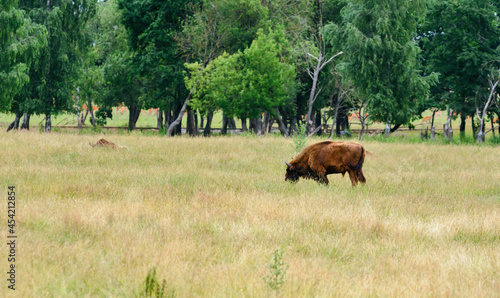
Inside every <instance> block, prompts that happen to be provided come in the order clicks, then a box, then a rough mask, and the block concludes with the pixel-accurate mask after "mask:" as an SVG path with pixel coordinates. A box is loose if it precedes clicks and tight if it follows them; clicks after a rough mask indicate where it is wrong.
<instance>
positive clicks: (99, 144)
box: [89, 139, 128, 150]
mask: <svg viewBox="0 0 500 298" xmlns="http://www.w3.org/2000/svg"><path fill="white" fill-rule="evenodd" d="M89 145H90V146H92V147H106V148H113V149H125V150H128V148H127V147H124V146H118V145H116V144H115V143H112V142H109V141H106V140H105V139H100V140H99V141H97V143H95V144H92V143H89Z"/></svg>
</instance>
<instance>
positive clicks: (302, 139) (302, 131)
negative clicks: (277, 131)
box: [290, 125, 307, 154]
mask: <svg viewBox="0 0 500 298" xmlns="http://www.w3.org/2000/svg"><path fill="white" fill-rule="evenodd" d="M297 130H298V131H297V133H296V134H295V135H294V136H293V138H292V140H293V143H292V144H290V145H291V146H292V148H293V151H295V154H298V153H300V151H302V149H304V148H305V147H306V139H307V135H306V126H305V125H299V126H298V127H297Z"/></svg>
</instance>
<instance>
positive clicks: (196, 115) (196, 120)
mask: <svg viewBox="0 0 500 298" xmlns="http://www.w3.org/2000/svg"><path fill="white" fill-rule="evenodd" d="M193 112H194V131H195V132H196V136H199V135H200V128H199V126H198V114H199V113H198V111H193Z"/></svg>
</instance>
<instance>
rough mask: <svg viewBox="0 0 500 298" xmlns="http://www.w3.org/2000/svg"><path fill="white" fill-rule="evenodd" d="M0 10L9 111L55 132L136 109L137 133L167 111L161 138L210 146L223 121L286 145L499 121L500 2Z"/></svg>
mask: <svg viewBox="0 0 500 298" xmlns="http://www.w3.org/2000/svg"><path fill="white" fill-rule="evenodd" d="M0 7H1V8H2V13H1V14H0V25H1V26H0V35H1V37H2V39H1V40H0V51H1V52H2V55H1V60H0V87H1V90H2V92H1V93H0V110H1V111H2V112H12V113H15V114H16V119H18V118H19V117H20V115H23V114H24V115H25V117H28V119H29V115H30V114H41V115H44V116H45V118H46V120H47V121H46V129H47V130H50V116H51V115H57V114H59V113H73V114H76V115H78V119H79V121H80V120H82V109H83V106H84V105H87V106H92V105H96V106H99V107H100V109H101V111H100V114H99V116H100V117H101V120H100V123H104V122H105V118H106V117H110V116H111V113H110V112H109V111H110V109H111V108H112V107H114V106H119V105H124V106H127V107H128V108H129V110H130V118H129V129H134V127H135V124H136V122H137V119H138V117H139V115H140V110H141V109H149V108H158V109H159V110H158V127H159V128H160V129H161V128H163V127H169V128H170V129H169V130H168V131H169V132H172V130H174V129H173V128H174V127H175V130H174V131H173V132H172V133H180V132H181V130H180V127H176V126H177V125H178V124H179V123H181V121H180V120H181V119H182V117H183V115H184V113H186V114H187V117H188V127H187V128H188V132H189V134H191V135H197V134H198V126H202V125H205V135H207V133H206V132H207V131H208V132H209V131H210V128H211V121H212V115H213V113H214V112H215V111H220V112H222V113H223V116H224V119H223V123H225V124H227V123H231V121H232V122H233V123H234V118H239V119H241V120H242V127H243V128H244V129H245V127H246V121H247V120H250V127H252V126H254V127H255V126H257V127H259V128H261V127H262V128H264V127H270V125H269V124H270V123H272V122H273V121H277V122H278V123H279V126H280V131H281V132H282V133H283V134H284V135H288V134H289V133H293V132H294V131H296V130H297V126H298V125H299V126H300V125H307V127H308V130H309V131H308V132H311V131H313V130H314V131H315V132H317V131H319V132H318V133H321V132H326V131H327V130H328V128H330V123H331V119H332V118H331V117H333V119H334V124H333V126H331V132H330V135H331V136H333V135H334V130H333V127H334V126H335V127H336V129H335V133H337V134H341V133H346V131H347V130H349V129H350V127H349V124H350V122H349V118H348V115H349V114H350V113H357V114H358V115H359V117H360V118H359V119H360V122H361V125H362V128H364V125H365V123H367V122H366V119H368V118H369V119H370V121H372V122H373V121H378V122H382V123H391V125H392V127H391V128H392V130H396V129H398V128H399V127H400V126H402V125H409V124H410V123H411V121H413V120H415V119H416V118H418V117H421V114H422V112H424V111H426V110H429V109H431V110H434V111H436V110H437V109H440V110H441V109H445V108H451V109H452V110H453V111H455V112H456V113H457V114H458V115H460V116H461V117H462V123H464V121H465V118H466V117H467V116H469V117H472V121H473V123H474V121H475V120H476V119H477V120H480V121H476V123H479V125H481V126H482V125H484V122H485V120H486V119H489V120H488V121H490V122H493V119H494V118H498V116H499V114H500V108H499V106H500V103H499V102H498V96H497V95H498V90H497V89H494V90H493V88H492V86H495V82H497V81H498V79H499V75H498V70H499V69H500V66H499V65H500V37H499V36H500V20H499V13H500V4H498V3H497V2H492V1H487V0H479V1H472V0H445V1H437V0H413V1H406V0H394V1H388V0H371V1H362V0H353V1H344V0H284V1H282V0H266V1H260V0H190V1H181V0H168V1H160V0H137V1H126V0H107V1H97V0H77V1H74V0H71V1H69V0H49V1H39V0H36V1H34V0H18V1H16V0H5V1H2V2H1V4H0ZM332 57H335V59H333V58H332ZM492 90H493V91H492ZM478 111H482V112H481V113H479V112H478ZM361 116H362V117H361ZM92 119H94V115H92ZM205 120H206V121H205ZM262 121H263V122H265V123H263V122H262ZM305 122H307V123H305ZM94 123H95V122H94ZM255 123H257V124H255ZM475 126H477V125H475ZM475 126H474V127H475ZM315 128H316V129H315ZM475 129H476V128H475ZM341 130H342V131H343V132H341ZM481 131H484V129H483V130H481Z"/></svg>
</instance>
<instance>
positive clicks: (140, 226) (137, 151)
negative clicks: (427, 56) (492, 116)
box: [0, 130, 500, 297]
mask: <svg viewBox="0 0 500 298" xmlns="http://www.w3.org/2000/svg"><path fill="white" fill-rule="evenodd" d="M100 137H102V136H100V135H94V136H93V135H74V134H58V133H53V134H40V133H38V132H36V133H20V132H17V133H9V134H7V133H5V132H4V131H3V130H2V131H1V132H0V145H1V146H0V164H1V173H0V185H1V186H2V198H4V199H3V200H2V202H3V203H2V207H1V208H0V222H1V223H2V224H1V226H0V236H1V237H2V239H3V242H5V241H6V239H7V235H8V228H7V203H6V202H7V200H6V197H7V186H8V185H12V184H13V185H15V186H16V190H17V206H16V220H17V226H16V229H17V231H16V233H17V235H18V239H17V242H18V244H17V247H16V249H17V252H16V266H17V273H16V274H17V275H16V291H15V292H14V291H11V290H9V289H8V288H7V281H6V279H7V274H6V272H7V270H8V266H9V263H8V262H7V254H8V246H7V245H5V244H3V245H1V246H0V256H1V260H0V271H1V272H4V273H3V274H2V278H0V280H1V282H0V286H1V287H0V296H1V297H6V296H7V295H8V296H17V297H65V296H70V297H71V296H76V297H82V296H106V297H110V296H111V297H113V296H122V297H131V296H132V297H134V296H141V295H143V289H144V281H145V279H146V276H147V274H148V271H149V270H151V269H152V268H156V277H157V279H158V281H160V282H161V280H165V296H176V297H193V296H195V297H197V296H203V297H227V296H230V297H245V296H247V297H268V296H280V297H305V296H308V297H309V296H318V297H328V296H340V297H346V296H354V297H359V296H382V297H407V296H419V297H443V296H445V297H449V296H458V297H499V296H500V167H499V165H500V147H498V146H497V147H493V146H486V145H485V146H477V145H461V146H457V145H444V144H403V143H382V142H374V141H364V142H361V143H362V144H363V145H364V146H365V148H366V149H367V150H369V151H371V152H373V153H374V154H375V155H374V156H367V158H366V161H365V165H364V169H363V170H364V173H365V176H366V179H367V184H366V185H364V186H358V187H355V188H352V187H351V183H350V181H349V178H348V177H347V176H346V177H344V178H342V176H341V175H331V176H329V178H330V185H329V186H324V185H319V184H317V183H316V182H314V181H311V180H301V181H299V182H298V183H296V184H290V183H286V182H285V181H284V174H285V164H284V162H283V159H284V158H286V159H287V160H289V159H290V157H292V156H293V155H294V150H293V149H292V147H291V144H292V140H287V139H284V138H281V137H280V138H277V137H261V138H257V137H251V136H246V137H244V136H243V137H241V136H240V137H234V136H233V137H212V138H194V139H193V138H188V137H181V138H165V137H158V136H144V135H140V134H132V135H106V136H104V137H105V138H106V139H108V140H110V141H113V142H115V143H116V144H118V145H123V146H126V147H127V148H128V150H113V149H106V148H92V147H90V146H88V145H87V144H88V143H89V142H95V141H97V140H98V139H99V138H100ZM317 141H318V139H313V140H308V144H311V143H313V142H317ZM276 249H282V251H283V252H284V254H283V259H282V260H283V262H284V263H286V264H287V265H288V270H286V271H284V283H283V284H282V286H281V287H280V288H279V289H278V290H274V289H272V288H271V287H270V286H269V285H268V283H267V282H266V281H264V279H263V278H264V277H265V276H268V275H269V269H268V268H267V266H269V265H270V263H271V262H272V258H271V257H272V253H273V251H275V250H276Z"/></svg>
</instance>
